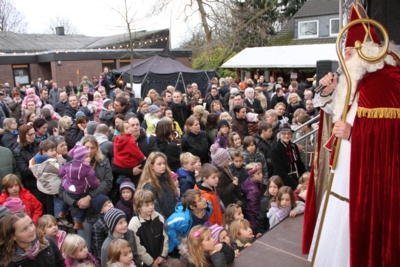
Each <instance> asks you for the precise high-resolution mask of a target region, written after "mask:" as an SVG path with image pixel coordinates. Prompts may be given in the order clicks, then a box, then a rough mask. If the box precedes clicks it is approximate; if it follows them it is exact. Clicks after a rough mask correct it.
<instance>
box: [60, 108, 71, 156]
mask: <svg viewBox="0 0 400 267" xmlns="http://www.w3.org/2000/svg"><path fill="white" fill-rule="evenodd" d="M72 124H74V123H73V122H72V119H71V117H69V116H64V117H61V118H60V120H59V121H58V134H59V135H61V136H63V137H64V138H65V142H66V143H67V146H68V150H71V149H72V148H73V147H74V146H75V144H74V142H72V137H71V126H72Z"/></svg>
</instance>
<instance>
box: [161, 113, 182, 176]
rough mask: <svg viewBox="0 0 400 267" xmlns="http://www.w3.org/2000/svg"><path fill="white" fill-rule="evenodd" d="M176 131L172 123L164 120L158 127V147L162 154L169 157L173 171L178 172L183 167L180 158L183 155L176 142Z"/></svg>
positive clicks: (169, 164) (169, 163)
mask: <svg viewBox="0 0 400 267" xmlns="http://www.w3.org/2000/svg"><path fill="white" fill-rule="evenodd" d="M173 132H174V129H173V127H172V122H171V121H170V120H167V119H162V120H161V121H159V122H158V124H157V127H156V136H157V145H158V149H159V150H160V152H162V153H164V154H165V155H168V157H167V158H168V166H169V168H170V169H171V171H173V172H176V171H177V170H178V168H180V167H181V162H180V160H179V156H180V155H181V153H182V150H181V148H180V147H179V146H178V145H177V144H176V143H175V142H174V137H173Z"/></svg>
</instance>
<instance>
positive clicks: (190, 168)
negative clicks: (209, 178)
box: [177, 152, 196, 194]
mask: <svg viewBox="0 0 400 267" xmlns="http://www.w3.org/2000/svg"><path fill="white" fill-rule="evenodd" d="M179 160H180V161H181V166H182V167H180V168H179V169H178V171H177V174H178V180H179V189H180V193H181V194H184V193H185V192H186V190H188V189H193V188H194V185H195V184H196V180H195V178H194V171H195V163H196V162H195V159H194V156H193V155H192V153H189V152H186V153H182V154H181V155H180V156H179Z"/></svg>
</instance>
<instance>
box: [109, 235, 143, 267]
mask: <svg viewBox="0 0 400 267" xmlns="http://www.w3.org/2000/svg"><path fill="white" fill-rule="evenodd" d="M113 263H121V265H120V266H121V267H136V264H135V262H133V254H132V246H131V244H130V243H129V242H128V241H126V240H125V239H114V240H113V241H111V243H110V247H109V249H108V262H107V266H111V264H113Z"/></svg>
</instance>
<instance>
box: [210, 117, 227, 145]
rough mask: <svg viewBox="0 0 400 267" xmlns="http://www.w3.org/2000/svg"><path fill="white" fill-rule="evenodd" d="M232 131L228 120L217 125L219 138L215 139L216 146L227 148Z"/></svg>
mask: <svg viewBox="0 0 400 267" xmlns="http://www.w3.org/2000/svg"><path fill="white" fill-rule="evenodd" d="M230 129H231V128H230V126H229V122H228V121H227V120H220V121H219V122H218V124H217V137H216V138H215V141H214V144H218V145H219V147H221V148H227V147H228V137H229V131H230Z"/></svg>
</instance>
